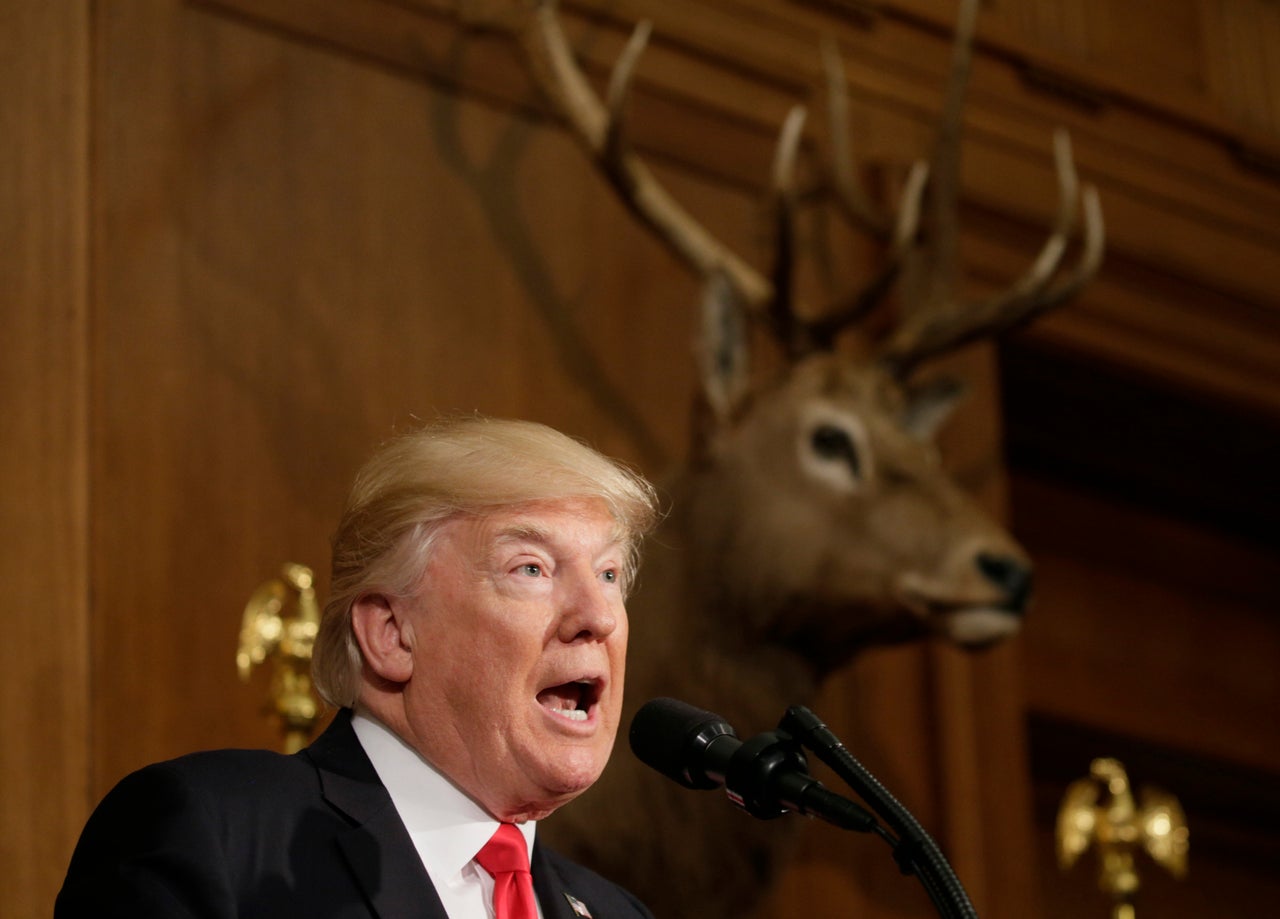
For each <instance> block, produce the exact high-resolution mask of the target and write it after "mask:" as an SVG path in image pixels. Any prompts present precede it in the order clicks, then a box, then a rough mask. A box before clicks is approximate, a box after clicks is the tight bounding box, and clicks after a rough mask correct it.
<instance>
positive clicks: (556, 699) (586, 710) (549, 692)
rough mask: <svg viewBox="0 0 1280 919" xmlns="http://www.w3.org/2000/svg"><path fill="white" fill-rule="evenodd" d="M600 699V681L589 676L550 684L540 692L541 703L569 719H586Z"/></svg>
mask: <svg viewBox="0 0 1280 919" xmlns="http://www.w3.org/2000/svg"><path fill="white" fill-rule="evenodd" d="M599 701H600V681H599V680H593V679H587V678H584V679H581V680H571V681H570V682H568V683H561V684H560V685H558V686H548V687H547V688H546V689H544V690H542V692H540V693H538V704H539V705H541V706H542V707H543V708H545V709H546V710H547V711H549V712H551V713H552V714H553V715H556V716H558V717H560V718H564V719H566V720H567V721H586V720H587V719H588V718H590V717H591V710H592V709H593V708H594V707H595V705H596V703H597V702H599Z"/></svg>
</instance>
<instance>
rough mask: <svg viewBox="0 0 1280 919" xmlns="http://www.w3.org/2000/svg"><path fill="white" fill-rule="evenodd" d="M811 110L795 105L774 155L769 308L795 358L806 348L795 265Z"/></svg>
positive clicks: (779, 336)
mask: <svg viewBox="0 0 1280 919" xmlns="http://www.w3.org/2000/svg"><path fill="white" fill-rule="evenodd" d="M807 117H808V112H807V111H806V109H805V107H804V106H802V105H797V106H794V107H792V109H791V111H790V112H788V113H787V117H786V120H784V121H783V123H782V129H781V131H780V132H779V134H778V146H777V148H776V150H775V151H774V157H773V182H772V186H771V187H772V192H773V194H772V214H771V216H772V220H773V232H774V265H773V291H774V295H773V302H772V303H771V304H770V308H769V321H770V325H771V327H772V331H773V333H774V335H775V337H777V339H778V340H779V341H780V342H782V344H783V346H784V347H785V348H786V349H787V350H788V353H789V354H790V355H791V356H792V357H795V356H797V355H798V354H799V353H801V352H803V351H804V350H805V348H806V345H805V343H804V342H803V341H802V340H799V339H798V337H797V332H799V331H801V329H802V328H803V327H802V326H800V325H798V324H797V322H796V315H795V304H794V302H793V294H794V290H793V275H794V268H795V232H794V224H793V221H794V219H795V199H796V194H795V172H796V159H797V156H798V154H799V150H800V138H801V136H802V135H803V132H804V123H805V120H806V119H807Z"/></svg>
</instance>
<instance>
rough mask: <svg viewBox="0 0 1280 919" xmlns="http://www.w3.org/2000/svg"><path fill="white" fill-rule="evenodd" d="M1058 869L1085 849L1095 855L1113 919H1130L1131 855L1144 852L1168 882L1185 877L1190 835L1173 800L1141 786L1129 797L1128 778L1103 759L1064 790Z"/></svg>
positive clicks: (1134, 878)
mask: <svg viewBox="0 0 1280 919" xmlns="http://www.w3.org/2000/svg"><path fill="white" fill-rule="evenodd" d="M1056 836H1057V846H1058V865H1059V867H1061V868H1062V870H1064V871H1065V870H1067V869H1068V868H1070V867H1071V866H1072V865H1073V864H1075V862H1076V861H1077V860H1078V859H1079V858H1080V856H1081V855H1082V854H1083V853H1084V852H1085V851H1086V850H1087V849H1088V848H1089V847H1090V846H1091V845H1093V846H1095V847H1096V849H1097V852H1098V861H1099V866H1100V870H1099V876H1098V886H1099V887H1100V888H1101V889H1102V890H1103V891H1104V892H1105V893H1107V894H1109V895H1110V896H1111V897H1112V899H1113V900H1114V901H1115V904H1116V906H1115V910H1114V912H1113V916H1115V917H1116V919H1123V917H1132V916H1133V915H1134V907H1133V900H1134V897H1135V895H1136V894H1137V892H1138V888H1139V879H1138V871H1137V866H1136V864H1135V861H1134V854H1135V853H1136V852H1137V851H1138V849H1140V848H1141V849H1145V850H1146V852H1147V854H1148V855H1150V856H1151V858H1152V859H1153V860H1154V861H1155V862H1156V864H1158V865H1160V866H1161V867H1163V868H1165V869H1166V870H1168V871H1169V872H1170V873H1171V874H1172V875H1173V876H1174V877H1177V878H1182V877H1184V876H1185V875H1186V873H1187V851H1188V849H1189V847H1190V831H1189V830H1188V828H1187V820H1186V817H1185V815H1184V814H1183V812H1182V805H1181V804H1179V803H1178V799H1177V798H1175V797H1174V796H1173V795H1171V794H1169V793H1168V792H1165V791H1162V790H1160V789H1158V788H1151V787H1145V786H1144V787H1143V788H1142V789H1140V791H1139V793H1138V798H1137V799H1135V798H1134V794H1133V790H1132V788H1131V787H1130V785H1129V776H1128V774H1127V773H1126V772H1125V768H1124V766H1123V765H1121V764H1120V762H1119V761H1118V760H1115V759H1111V758H1107V757H1103V758H1099V759H1095V760H1094V761H1093V762H1092V764H1090V767H1089V777H1088V778H1084V779H1078V780H1076V781H1075V782H1072V783H1071V784H1070V785H1069V786H1068V787H1067V791H1066V794H1065V795H1064V796H1063V798H1062V804H1061V805H1060V806H1059V808H1058V820H1057V834H1056Z"/></svg>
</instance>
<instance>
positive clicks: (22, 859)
mask: <svg viewBox="0 0 1280 919" xmlns="http://www.w3.org/2000/svg"><path fill="white" fill-rule="evenodd" d="M88 56H89V11H88V4H86V3H56V4H31V3H26V4H7V5H6V10H5V15H4V28H2V29H0V86H2V87H3V88H4V89H3V92H0V137H3V138H4V143H3V144H0V176H2V177H3V178H2V179H0V342H3V345H4V351H5V358H4V360H3V361H0V444H2V445H3V449H0V529H2V530H3V531H4V532H5V533H6V534H7V536H8V540H7V543H8V544H7V546H6V549H5V551H4V552H3V553H2V554H0V583H3V584H4V589H5V604H4V609H3V611H2V612H0V623H3V631H4V638H3V640H0V698H3V699H4V701H5V704H4V706H3V709H2V710H0V735H2V736H3V737H4V743H3V744H0V784H2V785H3V787H4V793H3V795H0V865H3V866H4V867H3V871H2V873H3V876H4V882H3V883H2V884H0V914H2V915H5V916H40V915H48V914H49V911H50V909H51V905H52V902H53V896H54V893H55V891H56V890H57V889H58V885H59V883H60V882H61V879H62V872H63V871H64V870H65V868H66V864H67V859H68V857H69V856H70V854H71V847H72V845H73V844H74V842H75V839H76V836H77V835H78V834H79V831H80V826H81V824H82V823H83V821H84V818H85V816H86V815H87V813H88V803H89V802H88V797H87V780H88V768H87V749H86V746H85V738H86V736H87V733H88V718H87V699H88V685H89V667H88V663H89V645H88V615H89V581H88V573H87V554H86V547H87V536H88V531H87V521H88V508H87V504H88V500H89V495H88V492H87V489H86V483H87V473H86V470H87V457H86V450H87V435H88V427H87V423H86V395H87V379H88V378H87V338H86V311H87V306H88V284H89V273H88V272H89V256H88V248H87V239H88V208H89V197H88V182H89V180H88V177H89V168H88V166H89V161H88V154H89V148H88V143H89V100H88V80H87V76H88Z"/></svg>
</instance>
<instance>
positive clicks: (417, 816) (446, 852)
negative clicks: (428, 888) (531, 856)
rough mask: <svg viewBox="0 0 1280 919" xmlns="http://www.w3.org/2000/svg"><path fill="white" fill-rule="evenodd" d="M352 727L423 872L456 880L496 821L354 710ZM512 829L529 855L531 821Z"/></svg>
mask: <svg viewBox="0 0 1280 919" xmlns="http://www.w3.org/2000/svg"><path fill="white" fill-rule="evenodd" d="M351 727H352V728H353V729H354V730H355V733H356V737H357V738H358V739H359V741H360V746H362V747H364V751H365V753H366V754H367V755H368V757H369V761H370V762H372V763H373V768H374V771H376V772H377V773H378V778H379V779H381V780H382V784H383V785H384V786H385V787H386V789H387V793H388V794H389V795H390V796H391V802H392V803H393V804H394V805H395V808H396V812H397V813H398V814H399V815H400V819H401V821H403V822H404V825H405V829H407V830H408V831H409V835H410V837H412V839H413V843H414V846H415V847H416V848H417V849H418V853H419V855H421V857H422V861H423V864H424V865H425V866H426V868H427V872H428V874H430V875H431V877H432V878H433V879H442V880H443V879H454V878H456V877H457V876H458V875H459V874H461V872H462V870H463V869H464V868H466V867H467V865H468V864H469V863H470V862H471V860H472V859H473V858H474V857H475V854H476V853H477V852H479V851H480V848H481V847H482V846H483V845H484V844H485V843H486V842H488V841H489V837H491V836H492V835H493V833H494V831H495V830H497V828H498V821H496V820H495V819H494V818H493V817H492V816H490V815H489V814H488V813H487V812H486V811H485V810H484V808H482V807H481V806H480V805H479V804H477V803H476V802H475V801H473V800H472V799H471V798H469V797H468V796H467V795H466V794H464V793H463V792H462V791H461V790H460V789H459V788H458V787H457V786H456V785H454V784H453V783H452V782H450V781H449V780H448V779H447V778H446V777H445V776H444V775H442V774H441V773H440V772H438V771H437V770H436V769H435V767H433V766H432V765H431V764H430V763H428V762H427V761H426V760H425V759H423V757H422V755H421V754H420V753H418V752H417V751H416V750H414V749H413V748H412V747H411V746H409V745H408V744H407V743H405V742H404V740H402V739H401V738H400V737H399V736H398V735H397V734H396V733H395V732H394V731H392V730H391V729H390V728H388V727H387V726H386V725H384V724H382V723H381V722H380V721H378V720H377V719H376V718H374V717H373V716H372V715H370V714H369V713H368V712H365V711H362V710H361V709H359V708H357V709H356V712H355V714H354V715H353V717H352V719H351ZM517 826H518V827H519V828H520V831H521V832H522V833H523V834H524V838H525V844H526V846H527V848H528V851H530V852H532V851H533V840H534V836H535V834H536V830H537V826H536V823H535V822H534V821H532V820H529V821H526V822H525V823H522V824H517Z"/></svg>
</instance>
